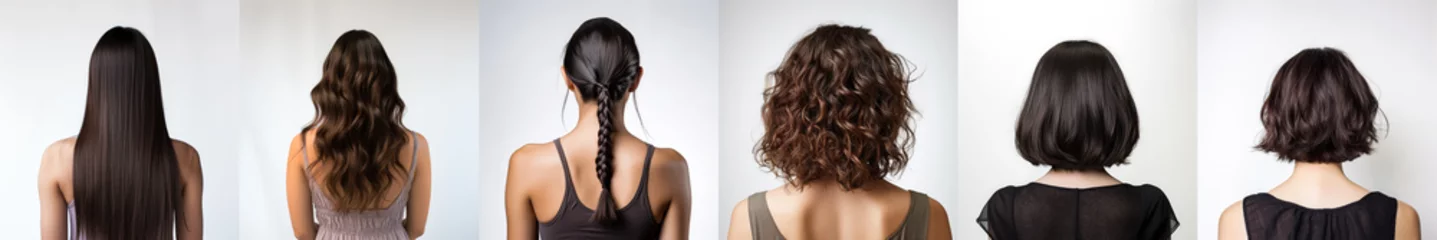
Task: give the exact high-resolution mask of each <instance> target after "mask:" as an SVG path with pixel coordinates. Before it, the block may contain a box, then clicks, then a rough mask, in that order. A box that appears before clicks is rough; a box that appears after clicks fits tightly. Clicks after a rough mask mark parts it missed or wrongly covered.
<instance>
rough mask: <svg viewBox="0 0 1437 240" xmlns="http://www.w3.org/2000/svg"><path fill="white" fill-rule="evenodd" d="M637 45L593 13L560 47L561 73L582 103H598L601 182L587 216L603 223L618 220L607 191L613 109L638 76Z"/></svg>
mask: <svg viewBox="0 0 1437 240" xmlns="http://www.w3.org/2000/svg"><path fill="white" fill-rule="evenodd" d="M641 71H642V70H641V69H640V67H639V47H638V45H637V44H635V43H634V35H633V34H631V33H629V30H628V29H625V28H624V26H623V25H620V24H619V22H616V21H614V20H613V19H609V18H605V17H599V18H593V19H589V20H588V21H584V23H583V24H580V25H579V29H577V30H574V35H573V36H572V37H570V38H569V43H568V44H567V45H565V47H564V75H565V76H567V77H568V79H569V82H570V83H572V84H574V87H575V88H576V89H577V90H578V91H579V95H580V97H581V98H582V100H583V101H584V102H586V103H590V102H592V103H594V104H596V105H598V108H599V109H598V119H599V136H598V137H599V152H598V154H597V155H595V158H594V166H595V168H596V169H595V172H597V175H598V177H599V183H600V186H601V187H602V190H600V194H599V206H598V208H596V209H595V211H594V216H593V218H592V219H593V220H594V221H595V222H598V223H603V224H608V223H612V222H613V221H614V220H616V219H618V217H619V215H618V213H617V212H616V210H617V208H618V207H617V206H615V204H614V199H613V196H612V194H611V193H610V191H609V183H610V182H611V180H613V176H614V168H613V166H612V163H613V158H614V149H613V148H614V143H613V135H614V129H615V126H614V121H613V119H614V118H616V117H623V116H614V112H615V111H614V108H615V107H621V106H616V105H618V103H619V102H620V101H621V99H623V97H624V94H625V93H627V92H628V90H629V88H630V87H632V86H633V84H634V82H635V81H637V80H638V78H639V74H640V72H641Z"/></svg>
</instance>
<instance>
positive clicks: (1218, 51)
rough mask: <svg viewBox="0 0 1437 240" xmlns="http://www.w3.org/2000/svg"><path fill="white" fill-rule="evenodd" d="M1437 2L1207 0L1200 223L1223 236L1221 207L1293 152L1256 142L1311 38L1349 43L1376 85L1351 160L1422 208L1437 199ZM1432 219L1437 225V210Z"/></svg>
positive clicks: (1264, 180)
mask: <svg viewBox="0 0 1437 240" xmlns="http://www.w3.org/2000/svg"><path fill="white" fill-rule="evenodd" d="M1434 15H1437V4H1434V3H1433V2H1431V1H1376V2H1373V1H1363V2H1347V1H1317V2H1313V1H1279V2H1250V1H1227V0H1220V1H1202V2H1201V3H1199V4H1198V38H1197V39H1198V48H1199V49H1200V51H1199V54H1198V79H1199V80H1198V100H1199V101H1200V102H1201V104H1199V107H1198V116H1199V117H1198V122H1199V124H1198V129H1200V130H1201V131H1200V133H1199V134H1198V145H1197V146H1198V150H1199V152H1200V154H1198V159H1200V161H1199V162H1200V164H1198V172H1199V173H1200V174H1199V177H1198V179H1199V180H1200V181H1201V182H1202V184H1200V190H1199V195H1200V196H1201V197H1199V198H1198V200H1199V202H1200V203H1201V204H1199V205H1198V210H1199V214H1198V219H1199V223H1198V228H1199V232H1200V233H1201V235H1200V236H1201V238H1202V239H1215V238H1217V226H1218V217H1219V216H1220V215H1222V211H1223V209H1225V208H1227V206H1228V205H1230V204H1233V203H1235V202H1238V201H1240V200H1242V198H1243V197H1245V196H1247V195H1250V194H1254V193H1258V192H1266V191H1267V190H1269V189H1272V187H1275V186H1277V185H1278V184H1279V183H1282V181H1283V180H1285V179H1287V177H1288V175H1290V174H1291V173H1292V163H1287V162H1281V161H1278V160H1277V156H1276V155H1273V154H1266V153H1263V152H1261V151H1257V150H1254V149H1253V146H1255V145H1257V143H1258V142H1259V141H1260V139H1261V137H1262V136H1263V128H1262V121H1261V119H1259V118H1258V113H1259V111H1260V110H1261V109H1262V102H1263V100H1264V99H1265V98H1266V96H1267V92H1268V87H1269V86H1270V85H1271V84H1272V79H1273V77H1274V76H1275V75H1276V74H1277V70H1278V67H1281V66H1282V64H1283V63H1284V62H1286V61H1287V59H1288V58H1291V57H1292V56H1293V55H1295V54H1297V52H1299V51H1301V50H1302V49H1305V48H1314V47H1333V48H1337V49H1340V50H1342V51H1344V52H1346V53H1347V56H1348V57H1349V58H1351V59H1352V63H1353V64H1354V65H1356V66H1357V70H1358V71H1360V72H1361V73H1362V75H1363V77H1365V78H1366V79H1367V83H1368V84H1369V85H1370V87H1371V88H1372V92H1373V93H1374V94H1376V95H1377V101H1378V104H1379V105H1380V106H1381V108H1382V113H1383V114H1385V115H1386V118H1387V121H1386V124H1383V122H1382V121H1381V120H1380V119H1381V117H1379V122H1378V123H1379V124H1378V142H1379V143H1378V144H1376V145H1375V146H1374V150H1373V152H1372V154H1371V155H1368V156H1364V157H1359V158H1357V159H1356V160H1353V161H1352V162H1348V163H1347V164H1344V167H1345V170H1346V172H1347V175H1348V177H1351V178H1352V180H1353V181H1356V182H1357V183H1358V184H1361V185H1362V186H1364V187H1367V188H1368V189H1371V190H1374V191H1381V192H1383V193H1386V194H1387V195H1389V196H1392V197H1395V198H1397V199H1399V200H1402V201H1405V202H1407V203H1408V204H1411V205H1412V206H1413V207H1414V208H1416V209H1417V211H1418V212H1420V213H1421V214H1419V215H1422V216H1423V217H1428V216H1437V214H1432V213H1433V212H1434V211H1433V210H1434V209H1437V192H1434V191H1433V188H1432V186H1431V183H1432V182H1437V177H1434V175H1433V174H1431V171H1432V170H1433V169H1437V164H1434V163H1433V162H1432V161H1431V159H1432V155H1433V148H1432V141H1431V136H1432V135H1437V127H1434V126H1433V125H1432V123H1434V122H1437V114H1434V112H1433V108H1432V106H1431V104H1432V103H1433V102H1434V100H1433V95H1432V94H1431V90H1432V89H1437V82H1433V77H1437V72H1434V70H1433V69H1434V68H1433V67H1434V66H1437V65H1434V64H1437V18H1434V17H1433V16H1434ZM1428 218H1429V219H1423V220H1424V221H1423V226H1422V228H1423V229H1426V230H1428V231H1427V232H1429V233H1430V232H1432V231H1431V230H1433V229H1437V221H1434V220H1430V219H1431V217H1428Z"/></svg>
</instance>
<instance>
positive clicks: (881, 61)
mask: <svg viewBox="0 0 1437 240" xmlns="http://www.w3.org/2000/svg"><path fill="white" fill-rule="evenodd" d="M907 66H908V65H907V61H906V60H904V58H903V57H901V56H899V55H897V54H894V53H892V52H889V51H888V49H885V48H884V47H883V44H882V43H880V42H879V41H878V38H877V37H874V36H873V35H872V34H870V33H869V30H868V29H866V28H861V27H851V26H839V25H823V26H819V27H818V29H816V30H814V31H813V33H811V34H809V35H808V36H805V37H803V39H800V40H799V41H798V43H795V44H794V45H793V48H791V49H789V51H788V54H787V56H786V57H785V58H784V60H783V63H782V64H780V65H779V67H778V69H776V70H773V72H770V73H769V74H768V75H769V77H770V78H771V80H772V81H773V85H772V86H770V87H768V88H767V89H765V90H764V93H763V94H764V98H765V100H764V104H763V123H764V124H763V125H764V134H763V137H762V138H760V139H759V141H758V144H757V145H756V146H755V147H754V153H755V155H756V156H757V161H758V163H759V165H760V166H762V167H764V168H767V169H769V171H771V172H773V173H774V174H775V175H777V176H778V177H779V178H782V179H784V180H785V181H786V182H787V183H789V184H791V185H793V186H797V187H799V188H802V187H803V186H805V185H807V184H808V183H811V182H813V181H817V180H820V179H823V180H827V179H832V180H835V181H838V183H839V184H840V185H841V186H842V188H843V189H845V190H851V189H855V188H860V187H863V186H864V184H866V183H869V182H870V181H874V180H881V179H883V178H884V177H885V176H887V175H889V174H894V173H897V172H899V171H901V170H902V169H903V167H904V166H905V165H906V164H907V163H908V150H909V149H911V148H912V147H913V143H912V141H911V139H912V136H913V128H912V126H911V125H910V120H911V119H912V117H911V115H912V114H914V113H915V112H916V110H915V109H914V107H913V102H912V100H910V99H909V98H908V84H909V82H911V80H910V79H909V75H910V71H909V70H908V69H907Z"/></svg>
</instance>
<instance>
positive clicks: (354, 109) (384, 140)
mask: <svg viewBox="0 0 1437 240" xmlns="http://www.w3.org/2000/svg"><path fill="white" fill-rule="evenodd" d="M396 78H397V77H396V76H395V74H394V67H393V66H392V65H391V63H390V62H389V55H388V54H386V53H385V52H384V46H382V45H380V44H379V38H377V37H375V36H374V34H371V33H369V32H368V31H364V30H350V31H348V32H345V33H344V34H343V35H340V36H339V40H335V42H334V48H332V49H330V51H329V57H327V58H326V59H325V60H324V75H323V77H322V78H320V80H319V84H316V85H314V90H312V91H310V98H311V99H312V100H313V101H314V111H315V114H314V120H313V121H311V122H310V123H309V125H308V126H305V127H304V131H306V132H307V131H309V130H310V129H314V132H315V134H314V135H315V138H314V148H315V151H316V152H317V153H318V154H317V155H316V156H315V158H314V162H312V163H310V166H311V168H310V169H315V168H313V167H312V166H317V165H319V164H324V165H326V166H328V167H329V174H327V175H325V176H324V182H323V188H324V191H325V193H327V194H328V195H329V196H330V198H331V199H332V200H334V202H335V210H337V211H341V212H353V211H359V210H365V209H370V208H373V207H374V206H377V205H379V203H381V202H383V201H385V200H387V199H385V198H384V196H385V194H384V193H385V192H386V191H387V190H388V189H389V187H390V186H392V185H393V184H402V181H404V180H405V179H406V178H405V173H406V171H405V167H404V165H403V162H402V161H401V160H400V156H399V151H400V149H403V148H404V146H405V144H408V141H410V140H409V139H408V135H409V130H408V129H407V128H405V127H404V124H403V121H402V120H403V118H404V100H403V99H400V98H399V90H398V88H397V87H396V84H397V82H396Z"/></svg>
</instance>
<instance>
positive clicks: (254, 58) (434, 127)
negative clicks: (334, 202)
mask: <svg viewBox="0 0 1437 240" xmlns="http://www.w3.org/2000/svg"><path fill="white" fill-rule="evenodd" d="M239 9H240V18H239V19H240V23H239V28H240V32H241V33H240V34H241V36H240V38H239V44H241V47H242V49H243V50H244V51H243V53H242V54H241V57H240V59H241V60H240V61H242V63H241V64H240V66H241V68H242V69H243V70H242V71H240V72H237V73H215V74H217V75H237V76H240V77H241V78H243V79H242V80H241V81H242V82H243V85H244V86H245V87H244V88H241V90H240V91H242V92H243V93H244V95H243V97H244V98H245V104H244V107H243V109H244V110H245V111H246V112H247V113H248V114H245V115H244V116H242V117H243V118H241V119H240V121H243V122H245V123H247V124H246V125H243V128H242V129H243V131H245V132H246V135H245V139H244V141H242V142H240V143H239V144H238V145H231V146H227V147H230V148H237V149H238V150H241V151H240V155H239V157H240V158H241V159H242V161H241V164H239V170H238V172H239V173H240V174H239V175H240V176H241V177H240V182H241V184H240V185H239V188H238V192H239V193H240V194H239V196H240V204H239V207H240V209H243V210H244V211H242V212H241V214H240V217H239V219H240V224H239V226H240V229H241V230H242V231H241V232H240V233H239V236H240V238H242V239H293V238H294V235H293V230H292V229H291V227H290V221H289V212H288V206H287V205H286V202H285V185H284V180H285V175H284V172H285V157H286V156H287V154H288V151H289V142H290V139H291V138H293V137H294V136H295V135H296V134H298V133H299V131H300V128H302V127H304V125H305V123H308V122H309V121H310V120H311V119H312V118H313V117H314V107H313V104H312V103H311V102H310V97H309V92H310V89H311V88H313V87H314V84H316V83H318V82H319V79H320V75H321V67H322V64H323V62H324V58H325V56H326V55H327V54H328V53H329V50H330V48H331V47H333V45H334V41H335V39H338V38H339V35H340V34H343V33H344V32H345V31H348V30H351V29H365V30H368V31H370V32H372V33H374V35H376V36H378V37H379V40H380V42H381V43H382V44H383V45H384V48H385V51H386V52H387V53H388V54H389V60H390V61H391V62H393V64H394V68H395V72H396V73H397V74H398V75H399V79H398V82H399V83H398V84H399V85H398V86H399V95H400V97H402V98H403V99H404V103H405V104H406V105H407V109H406V113H405V117H404V125H405V126H407V127H409V128H410V129H413V130H414V131H416V132H419V133H420V134H424V135H425V137H426V138H428V140H429V151H430V156H431V161H432V164H433V169H432V171H433V172H432V174H433V175H432V176H431V177H432V178H433V192H432V195H431V201H430V209H429V221H428V225H427V226H426V228H425V230H426V231H425V234H424V238H427V239H473V238H475V237H476V235H477V234H478V231H477V230H476V229H475V228H474V223H475V222H477V219H478V216H479V209H478V208H477V207H476V206H475V205H474V203H475V202H477V201H478V200H479V188H478V187H477V186H476V184H475V183H476V182H478V181H479V178H478V176H477V175H475V171H477V170H478V169H479V165H478V162H477V161H476V160H477V159H478V157H479V154H478V150H477V149H476V145H477V144H478V143H479V140H478V136H479V131H478V130H479V129H478V128H479V125H478V124H479V117H478V110H477V109H478V108H479V106H478V102H479V97H478V96H477V94H478V91H479V90H478V89H479V83H478V81H477V79H478V74H479V72H478V70H476V69H475V66H478V65H479V63H478V61H479V56H478V54H479V49H478V48H479V43H478V42H479V33H478V21H479V18H478V11H479V8H478V6H477V3H476V2H475V1H473V0H426V1H359V2H356V1H341V0H334V1H319V0H306V1H291V0H273V1H268V0H245V1H242V2H241V3H240V6H239ZM216 127H233V126H216ZM227 190H228V191H230V192H234V191H236V190H235V188H233V187H231V188H228V189H227ZM207 225H213V224H207Z"/></svg>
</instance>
